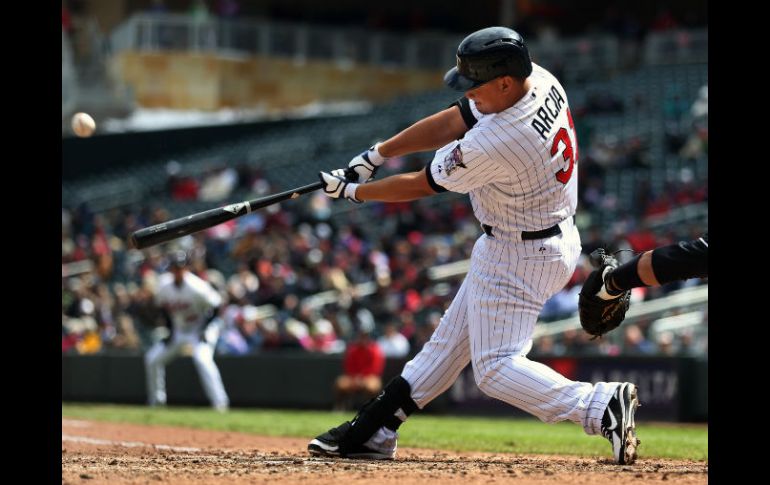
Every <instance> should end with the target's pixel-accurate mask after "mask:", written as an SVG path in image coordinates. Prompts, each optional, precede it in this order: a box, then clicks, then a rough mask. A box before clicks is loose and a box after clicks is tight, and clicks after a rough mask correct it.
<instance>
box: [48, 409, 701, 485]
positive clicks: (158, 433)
mask: <svg viewBox="0 0 770 485" xmlns="http://www.w3.org/2000/svg"><path fill="white" fill-rule="evenodd" d="M307 441H308V440H307V439H304V438H276V437H266V436H255V435H249V434H244V433H235V432H223V431H207V430H196V429H188V428H174V427H168V426H144V425H136V424H122V423H106V422H97V421H84V420H71V419H66V418H64V419H62V485H64V484H72V485H74V484H89V485H95V484H100V483H104V484H114V485H123V484H142V485H145V484H153V485H154V484H158V485H160V484H173V483H192V484H204V483H205V484H214V485H220V484H228V485H247V484H248V485H252V484H267V483H275V484H278V483H280V484H282V485H283V484H288V485H292V484H302V485H342V484H345V485H347V484H354V485H357V484H363V483H367V484H384V485H417V484H419V485H429V484H441V485H445V484H455V483H456V484H463V485H470V484H479V485H481V484H485V485H486V484H489V483H492V484H498V483H515V484H516V485H529V484H545V483H549V484H551V483H552V484H556V483H567V484H573V483H574V484H602V485H603V484H607V485H610V484H611V485H617V484H618V483H623V481H626V482H627V483H658V482H660V483H661V485H663V484H664V483H665V484H666V485H668V484H696V483H698V484H703V483H707V482H708V476H707V473H708V463H707V462H701V461H688V460H668V459H645V458H644V457H640V458H639V459H638V460H637V462H636V463H635V464H634V465H632V466H620V465H615V464H613V463H612V462H611V461H610V460H609V459H608V458H607V457H601V458H596V457H594V458H585V457H572V456H544V455H516V454H506V453H496V454H495V453H465V452H462V453H456V452H449V451H440V450H426V449H416V448H401V449H399V450H398V456H397V458H396V460H394V461H387V462H384V461H368V460H366V461H364V460H329V459H325V458H317V457H311V456H310V455H309V454H308V453H307V451H306V446H307Z"/></svg>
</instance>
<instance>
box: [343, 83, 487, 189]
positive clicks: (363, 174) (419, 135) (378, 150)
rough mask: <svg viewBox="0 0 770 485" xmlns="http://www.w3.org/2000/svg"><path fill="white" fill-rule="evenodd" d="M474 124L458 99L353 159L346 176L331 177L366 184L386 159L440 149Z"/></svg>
mask: <svg viewBox="0 0 770 485" xmlns="http://www.w3.org/2000/svg"><path fill="white" fill-rule="evenodd" d="M474 123H475V118H474V116H473V113H472V112H471V109H470V106H469V104H468V100H467V99H466V98H461V99H460V100H458V101H457V102H455V103H454V104H452V105H451V106H450V107H449V108H447V109H445V110H443V111H439V112H438V113H436V114H433V115H431V116H428V117H427V118H423V119H421V120H420V121H418V122H416V123H414V124H413V125H411V126H410V127H409V128H406V129H405V130H403V131H401V132H400V133H398V134H397V135H394V136H392V137H390V138H388V139H387V140H385V141H384V142H381V143H377V144H375V145H374V146H373V147H371V148H370V149H369V150H367V151H365V152H363V153H361V154H359V155H356V156H355V157H354V158H353V160H351V161H350V163H348V169H347V172H345V171H344V170H339V171H335V173H334V175H338V176H346V177H347V178H348V180H352V181H354V182H362V183H363V182H366V181H368V180H369V179H370V178H372V177H373V176H374V174H375V173H376V172H377V169H378V168H379V166H380V165H382V164H383V163H385V160H386V159H388V158H390V157H400V156H403V155H408V154H410V153H417V152H424V151H428V150H435V149H437V148H440V147H442V146H444V145H446V144H448V143H449V142H451V141H453V140H457V139H459V138H462V136H463V135H465V133H466V132H467V131H468V130H469V129H470V128H471V127H472V126H473V124H474Z"/></svg>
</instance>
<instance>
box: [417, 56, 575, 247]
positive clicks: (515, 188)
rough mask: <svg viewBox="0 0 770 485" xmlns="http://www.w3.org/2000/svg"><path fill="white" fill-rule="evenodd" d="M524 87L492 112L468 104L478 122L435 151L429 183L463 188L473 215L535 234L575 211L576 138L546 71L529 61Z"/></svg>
mask: <svg viewBox="0 0 770 485" xmlns="http://www.w3.org/2000/svg"><path fill="white" fill-rule="evenodd" d="M532 66H533V71H532V75H531V76H530V78H529V79H530V83H531V86H530V90H529V91H528V92H527V93H526V95H525V96H524V97H523V98H522V99H521V100H519V101H518V102H517V103H516V104H515V105H513V106H512V107H510V108H508V109H506V110H504V111H502V112H500V113H493V114H486V115H485V114H482V113H480V112H479V111H478V110H476V107H475V103H474V102H473V100H469V101H470V103H469V104H470V107H471V110H472V112H473V115H474V116H475V118H476V120H477V123H476V124H475V125H474V126H473V127H472V128H471V129H470V130H469V131H468V132H466V134H465V136H464V137H463V138H462V139H461V140H459V141H454V142H452V143H450V144H448V145H446V146H444V147H442V148H441V149H439V150H438V151H437V152H436V155H435V157H434V159H433V161H432V162H431V164H430V173H431V175H432V177H433V180H434V181H435V182H436V183H437V184H438V185H440V186H441V187H443V188H445V189H447V190H451V191H453V192H460V193H468V194H469V196H470V200H471V204H472V206H473V212H474V214H475V215H476V217H477V218H478V220H479V221H480V222H482V223H484V224H488V225H490V226H494V227H497V228H499V229H502V231H510V232H519V231H539V230H542V229H546V228H549V227H551V226H554V225H556V224H558V223H559V222H561V221H563V220H564V219H566V218H568V217H569V216H572V215H573V214H574V213H575V210H576V208H577V170H576V167H575V165H576V163H577V156H578V149H577V139H576V135H575V129H574V124H573V122H572V116H571V113H570V112H569V104H568V102H567V95H566V93H565V91H564V88H563V87H562V85H561V83H559V81H558V80H557V79H556V78H555V77H554V76H553V75H552V74H551V73H550V72H548V71H547V70H545V69H543V68H542V67H540V66H538V65H536V64H533V65H532Z"/></svg>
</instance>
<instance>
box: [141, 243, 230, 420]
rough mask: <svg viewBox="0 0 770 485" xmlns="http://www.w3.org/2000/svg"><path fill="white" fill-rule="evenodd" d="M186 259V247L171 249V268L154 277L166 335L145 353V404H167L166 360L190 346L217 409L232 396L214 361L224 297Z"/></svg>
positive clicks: (156, 296) (220, 408)
mask: <svg viewBox="0 0 770 485" xmlns="http://www.w3.org/2000/svg"><path fill="white" fill-rule="evenodd" d="M187 264H188V258H187V254H186V253H185V252H184V251H178V252H175V253H173V254H172V256H171V262H170V273H166V274H163V275H161V276H160V280H159V282H158V290H157V293H156V295H155V301H156V303H157V305H158V306H159V307H160V308H161V310H162V312H163V314H164V318H165V320H166V322H167V326H168V329H169V335H168V336H167V337H166V338H164V339H163V340H162V341H160V342H157V343H156V344H155V345H153V346H152V347H151V348H150V350H148V351H147V354H145V356H144V363H145V368H146V370H147V394H148V403H149V404H150V405H151V406H157V405H165V404H166V364H168V363H169V362H171V361H172V360H173V359H174V358H176V357H177V356H179V355H180V353H181V352H182V349H183V348H184V347H185V346H187V345H189V346H191V347H192V358H193V362H194V363H195V369H196V370H197V371H198V375H199V376H200V379H201V383H202V384H203V390H204V391H205V392H206V396H207V397H208V398H209V401H211V405H212V406H213V407H214V408H215V409H216V410H218V411H226V410H227V409H228V407H229V405H230V400H229V398H228V397H227V393H226V392H225V388H224V385H223V384H222V377H221V376H220V374H219V369H218V368H217V366H216V364H215V363H214V346H215V345H216V342H217V338H218V337H219V331H220V326H219V321H220V320H219V318H218V314H219V307H220V305H221V304H222V297H221V296H220V295H219V293H217V291H216V290H214V288H213V287H212V286H211V285H210V284H209V283H207V282H205V281H203V280H202V279H200V278H199V277H197V276H195V275H194V274H192V273H191V272H190V271H188V269H187Z"/></svg>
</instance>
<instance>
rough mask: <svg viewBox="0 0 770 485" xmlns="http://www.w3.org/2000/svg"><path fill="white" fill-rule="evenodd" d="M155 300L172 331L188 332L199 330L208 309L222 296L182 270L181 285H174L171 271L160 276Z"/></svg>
mask: <svg viewBox="0 0 770 485" xmlns="http://www.w3.org/2000/svg"><path fill="white" fill-rule="evenodd" d="M155 301H156V302H157V304H158V305H160V306H163V307H165V308H166V309H167V310H168V312H169V314H170V315H171V321H172V322H173V325H174V332H182V333H191V332H197V331H198V330H199V329H200V326H201V324H203V319H204V317H206V316H207V315H206V314H207V312H208V310H210V309H211V308H215V307H218V306H219V305H220V304H221V303H222V297H221V296H220V294H219V293H217V292H216V290H214V288H213V287H212V286H211V285H210V284H209V283H207V282H205V281H203V280H202V279H200V278H199V277H197V276H195V275H194V274H192V273H191V272H189V271H186V272H185V274H184V281H183V282H182V285H181V287H177V286H176V285H175V284H174V276H173V275H172V274H171V273H166V274H163V275H161V277H160V278H159V281H158V292H157V294H156V296H155Z"/></svg>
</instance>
